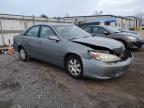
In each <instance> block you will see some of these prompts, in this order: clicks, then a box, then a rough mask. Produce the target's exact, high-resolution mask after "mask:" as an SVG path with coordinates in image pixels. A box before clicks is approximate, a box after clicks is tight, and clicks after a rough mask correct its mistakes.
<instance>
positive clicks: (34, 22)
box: [33, 14, 35, 25]
mask: <svg viewBox="0 0 144 108" xmlns="http://www.w3.org/2000/svg"><path fill="white" fill-rule="evenodd" d="M33 25H35V16H34V14H33Z"/></svg>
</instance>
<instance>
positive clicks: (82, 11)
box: [0, 0, 144, 17]
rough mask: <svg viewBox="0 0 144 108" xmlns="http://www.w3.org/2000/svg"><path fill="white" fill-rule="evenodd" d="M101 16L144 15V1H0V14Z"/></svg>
mask: <svg viewBox="0 0 144 108" xmlns="http://www.w3.org/2000/svg"><path fill="white" fill-rule="evenodd" d="M96 11H103V14H113V15H120V16H130V15H135V14H137V13H144V0H0V13H4V14H16V15H28V16H29V15H33V14H34V15H36V16H40V15H41V14H45V15H47V16H48V17H63V16H65V15H66V14H68V15H70V16H83V15H94V13H95V12H96Z"/></svg>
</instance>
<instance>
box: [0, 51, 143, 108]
mask: <svg viewBox="0 0 144 108" xmlns="http://www.w3.org/2000/svg"><path fill="white" fill-rule="evenodd" d="M133 55H134V62H133V64H132V66H131V67H130V69H129V70H128V72H127V74H126V75H124V76H122V77H119V78H114V79H111V80H104V81H103V80H95V79H86V78H84V79H81V80H76V79H74V78H71V77H70V76H69V75H68V74H67V73H66V72H65V71H64V69H61V68H59V67H56V66H53V65H51V64H47V63H44V62H40V61H37V60H30V61H29V62H23V61H21V60H20V59H19V56H18V54H17V53H16V54H14V55H12V56H7V55H4V54H3V55H0V108H144V49H139V50H134V51H133Z"/></svg>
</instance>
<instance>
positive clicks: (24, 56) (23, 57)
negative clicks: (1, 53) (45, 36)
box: [19, 47, 29, 61]
mask: <svg viewBox="0 0 144 108" xmlns="http://www.w3.org/2000/svg"><path fill="white" fill-rule="evenodd" d="M19 55H20V59H21V60H22V61H28V60H29V57H28V55H27V52H26V50H25V49H24V48H23V47H21V48H19Z"/></svg>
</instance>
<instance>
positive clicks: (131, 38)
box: [128, 36, 137, 42]
mask: <svg viewBox="0 0 144 108" xmlns="http://www.w3.org/2000/svg"><path fill="white" fill-rule="evenodd" d="M128 39H130V40H131V41H134V42H135V41H137V38H135V37H131V36H128Z"/></svg>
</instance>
